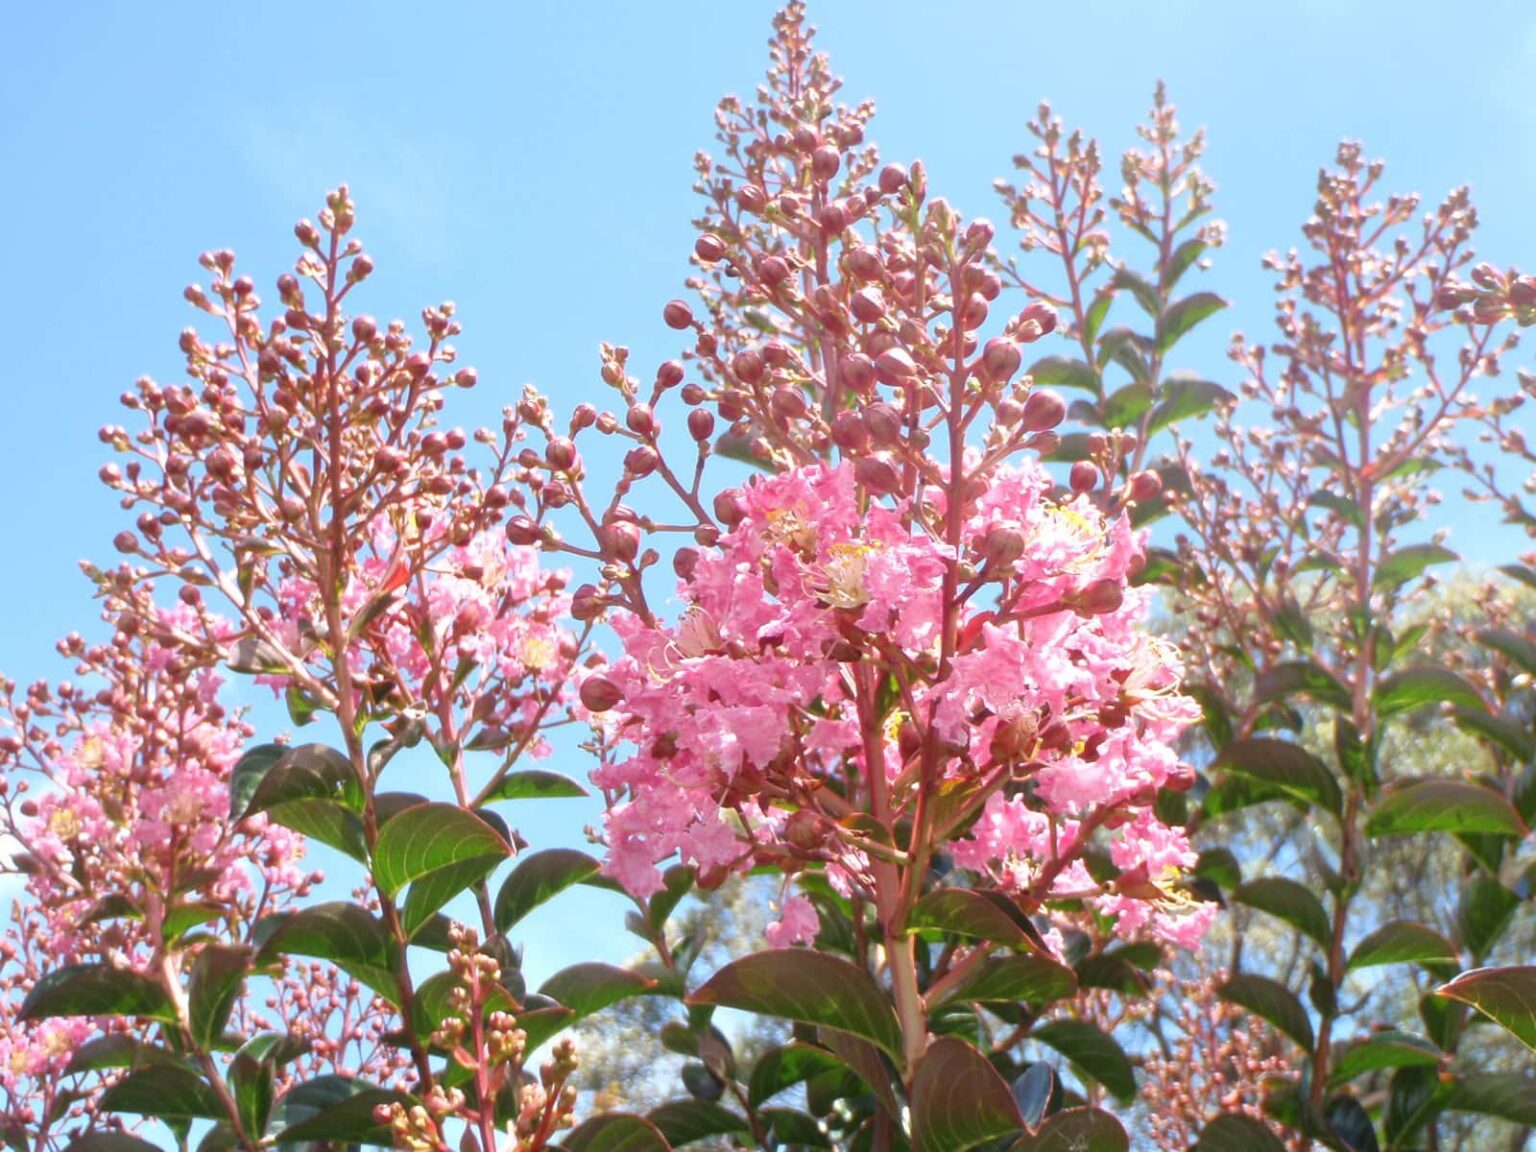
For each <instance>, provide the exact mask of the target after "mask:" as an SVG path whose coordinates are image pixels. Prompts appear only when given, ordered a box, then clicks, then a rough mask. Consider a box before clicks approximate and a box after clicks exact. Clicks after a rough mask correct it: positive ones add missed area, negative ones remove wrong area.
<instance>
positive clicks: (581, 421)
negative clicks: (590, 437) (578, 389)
mask: <svg viewBox="0 0 1536 1152" xmlns="http://www.w3.org/2000/svg"><path fill="white" fill-rule="evenodd" d="M596 423H597V409H596V408H594V407H592V405H590V404H578V405H576V407H575V409H574V410H573V411H572V412H571V434H572V435H573V436H574V435H575V434H576V433H577V432H580V431H581V430H582V429H584V428H590V427H592V425H594V424H596Z"/></svg>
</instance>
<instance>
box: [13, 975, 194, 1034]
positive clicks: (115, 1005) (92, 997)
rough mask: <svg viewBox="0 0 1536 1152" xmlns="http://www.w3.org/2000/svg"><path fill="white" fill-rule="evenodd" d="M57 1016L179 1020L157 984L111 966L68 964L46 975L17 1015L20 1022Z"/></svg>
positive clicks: (24, 1001) (172, 1006)
mask: <svg viewBox="0 0 1536 1152" xmlns="http://www.w3.org/2000/svg"><path fill="white" fill-rule="evenodd" d="M54 1016H138V1017H142V1018H144V1019H148V1020H163V1021H165V1022H167V1023H173V1022H174V1021H175V1020H176V1006H175V1005H174V1004H173V1003H171V998H170V997H169V996H167V995H166V994H165V991H164V989H162V988H161V987H160V986H159V985H158V984H156V983H155V982H154V981H152V980H150V979H149V978H148V977H146V976H141V975H139V973H137V972H133V971H130V970H128V969H125V968H113V967H112V966H111V965H110V964H67V965H65V966H64V967H62V968H55V969H54V970H53V971H52V972H49V973H47V974H46V975H44V976H43V977H42V978H41V979H39V980H38V982H37V983H36V984H34V985H33V986H32V990H31V991H30V992H28V993H27V995H26V998H25V999H24V1000H23V1001H22V1002H21V1007H20V1009H18V1011H17V1013H16V1019H17V1020H18V1021H21V1022H26V1021H28V1020H47V1019H49V1018H51V1017H54Z"/></svg>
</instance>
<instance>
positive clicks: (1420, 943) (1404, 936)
mask: <svg viewBox="0 0 1536 1152" xmlns="http://www.w3.org/2000/svg"><path fill="white" fill-rule="evenodd" d="M1456 960H1457V958H1456V949H1455V948H1454V947H1452V945H1451V942H1450V941H1449V940H1447V939H1446V938H1445V937H1444V936H1442V935H1440V933H1438V932H1436V931H1434V930H1433V929H1431V928H1426V927H1425V926H1424V925H1422V924H1417V923H1415V922H1413V921H1412V920H1392V921H1389V922H1387V923H1386V924H1383V925H1382V926H1381V927H1380V928H1377V929H1376V930H1375V931H1374V932H1372V933H1371V934H1370V935H1369V936H1367V937H1366V938H1365V939H1364V940H1362V941H1360V943H1359V944H1357V945H1355V950H1354V951H1353V952H1351V953H1350V954H1349V962H1348V963H1347V964H1346V965H1345V966H1344V970H1345V971H1346V972H1354V971H1356V970H1357V969H1360V968H1371V967H1375V966H1376V965H1378V964H1455V963H1456Z"/></svg>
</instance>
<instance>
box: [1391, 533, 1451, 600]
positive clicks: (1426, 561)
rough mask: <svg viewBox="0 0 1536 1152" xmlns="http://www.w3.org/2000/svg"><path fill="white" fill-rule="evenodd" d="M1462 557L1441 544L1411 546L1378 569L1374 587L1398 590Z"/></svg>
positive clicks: (1398, 551)
mask: <svg viewBox="0 0 1536 1152" xmlns="http://www.w3.org/2000/svg"><path fill="white" fill-rule="evenodd" d="M1460 559H1461V557H1460V556H1458V555H1456V553H1454V552H1452V551H1451V550H1450V549H1449V548H1446V547H1444V546H1442V545H1440V544H1410V545H1408V546H1407V547H1406V548H1399V549H1398V550H1397V551H1396V552H1392V553H1390V554H1388V556H1387V557H1386V559H1384V560H1383V561H1382V562H1381V563H1380V564H1379V565H1377V568H1376V575H1375V577H1374V578H1373V579H1372V580H1371V585H1372V587H1374V588H1376V589H1378V590H1380V589H1389V588H1398V587H1400V586H1402V585H1404V584H1406V583H1408V582H1409V581H1410V580H1413V579H1416V578H1417V577H1418V576H1420V575H1421V574H1422V573H1423V572H1424V570H1425V569H1426V568H1429V567H1431V566H1432V565H1435V564H1454V563H1455V562H1456V561H1457V560H1460Z"/></svg>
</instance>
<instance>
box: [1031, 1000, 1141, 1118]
mask: <svg viewBox="0 0 1536 1152" xmlns="http://www.w3.org/2000/svg"><path fill="white" fill-rule="evenodd" d="M1030 1036H1031V1038H1032V1039H1035V1040H1038V1041H1040V1042H1041V1043H1042V1044H1049V1045H1050V1046H1051V1047H1052V1048H1054V1049H1056V1051H1058V1052H1060V1053H1061V1054H1062V1055H1063V1056H1065V1057H1066V1058H1067V1059H1068V1060H1070V1061H1072V1064H1073V1066H1074V1067H1075V1068H1076V1069H1077V1070H1078V1071H1079V1072H1080V1073H1081V1074H1083V1075H1085V1076H1087V1077H1088V1078H1089V1079H1092V1080H1096V1081H1098V1082H1099V1083H1100V1084H1102V1085H1103V1086H1104V1087H1105V1088H1107V1089H1108V1090H1109V1091H1110V1092H1111V1093H1113V1094H1114V1095H1115V1096H1117V1097H1119V1098H1120V1099H1121V1100H1122V1101H1126V1102H1129V1101H1131V1100H1133V1099H1135V1097H1136V1074H1135V1072H1134V1071H1133V1070H1132V1067H1131V1061H1130V1057H1128V1056H1127V1055H1126V1054H1125V1049H1123V1048H1121V1047H1120V1045H1119V1043H1118V1042H1117V1041H1116V1040H1115V1039H1114V1038H1113V1037H1112V1036H1110V1035H1109V1034H1108V1033H1107V1032H1105V1031H1104V1030H1103V1029H1101V1028H1099V1027H1098V1026H1097V1025H1095V1024H1090V1023H1089V1022H1088V1021H1086V1020H1052V1021H1051V1022H1050V1023H1048V1024H1042V1025H1040V1026H1039V1027H1037V1028H1036V1029H1035V1030H1034V1031H1033V1032H1031V1033H1030Z"/></svg>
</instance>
